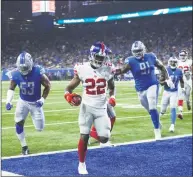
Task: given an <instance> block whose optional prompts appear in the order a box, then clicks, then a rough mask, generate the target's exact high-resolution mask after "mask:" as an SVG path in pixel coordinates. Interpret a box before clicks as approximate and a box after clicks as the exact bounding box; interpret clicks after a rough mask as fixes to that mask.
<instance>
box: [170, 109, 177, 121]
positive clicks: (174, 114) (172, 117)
mask: <svg viewBox="0 0 193 177" xmlns="http://www.w3.org/2000/svg"><path fill="white" fill-rule="evenodd" d="M170 116H171V124H175V122H176V108H172V109H171V115H170Z"/></svg>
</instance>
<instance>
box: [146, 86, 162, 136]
mask: <svg viewBox="0 0 193 177" xmlns="http://www.w3.org/2000/svg"><path fill="white" fill-rule="evenodd" d="M158 91H159V86H158V85H152V86H151V87H149V88H148V89H147V100H148V103H149V114H150V115H151V120H152V122H153V125H154V133H155V139H156V140H158V139H160V138H161V131H160V122H159V113H158V110H157V103H158Z"/></svg>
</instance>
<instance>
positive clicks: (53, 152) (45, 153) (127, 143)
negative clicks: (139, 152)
mask: <svg viewBox="0 0 193 177" xmlns="http://www.w3.org/2000/svg"><path fill="white" fill-rule="evenodd" d="M189 136H192V134H185V135H176V136H170V137H164V138H162V139H161V140H159V141H163V140H170V139H176V138H184V137H189ZM154 141H155V139H147V140H137V141H131V142H124V143H115V144H114V145H115V146H122V145H130V144H139V143H148V142H154ZM159 141H158V142H159ZM98 148H101V147H100V146H92V147H88V149H98ZM73 151H77V148H76V149H67V150H60V151H51V152H42V153H37V154H30V155H25V156H23V155H17V156H10V157H2V160H5V159H14V158H26V157H33V156H40V155H48V154H57V153H64V152H73Z"/></svg>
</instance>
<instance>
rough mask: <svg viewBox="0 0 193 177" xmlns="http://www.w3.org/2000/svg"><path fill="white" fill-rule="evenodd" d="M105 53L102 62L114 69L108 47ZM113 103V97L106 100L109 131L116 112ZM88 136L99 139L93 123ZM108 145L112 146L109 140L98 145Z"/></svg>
mask: <svg viewBox="0 0 193 177" xmlns="http://www.w3.org/2000/svg"><path fill="white" fill-rule="evenodd" d="M106 54H107V57H106V58H107V61H106V62H105V63H104V64H105V65H107V66H109V67H112V69H115V66H114V64H113V63H112V61H111V60H112V51H111V50H110V49H109V48H107V49H106ZM114 92H115V91H114ZM115 105H116V101H115V99H114V98H112V97H111V98H110V99H109V100H108V104H107V114H108V117H109V119H110V121H111V132H112V130H113V126H114V123H115V120H116V113H115V110H114V106H115ZM90 137H92V138H94V139H96V140H97V141H99V138H98V134H97V131H96V128H95V126H94V125H93V126H92V128H91V131H90ZM108 146H113V145H112V144H111V142H110V141H108V142H106V143H100V147H108Z"/></svg>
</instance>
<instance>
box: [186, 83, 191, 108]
mask: <svg viewBox="0 0 193 177" xmlns="http://www.w3.org/2000/svg"><path fill="white" fill-rule="evenodd" d="M191 87H192V86H190V85H188V84H187V85H186V86H185V100H186V104H187V109H188V110H191V104H190V95H191V91H192V88H191Z"/></svg>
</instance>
